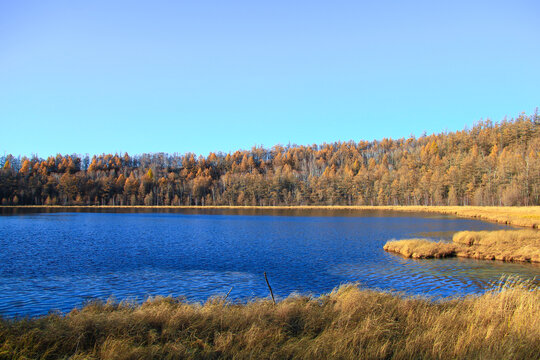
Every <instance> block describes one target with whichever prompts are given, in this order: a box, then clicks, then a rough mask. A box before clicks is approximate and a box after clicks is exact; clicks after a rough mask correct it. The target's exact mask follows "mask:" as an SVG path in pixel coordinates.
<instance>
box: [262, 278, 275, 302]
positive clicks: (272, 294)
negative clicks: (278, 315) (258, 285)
mask: <svg viewBox="0 0 540 360" xmlns="http://www.w3.org/2000/svg"><path fill="white" fill-rule="evenodd" d="M264 279H265V280H266V285H268V289H269V290H270V295H271V296H272V302H273V303H274V305H276V300H275V299H274V293H273V292H272V287H270V283H269V282H268V276H266V271H265V272H264Z"/></svg>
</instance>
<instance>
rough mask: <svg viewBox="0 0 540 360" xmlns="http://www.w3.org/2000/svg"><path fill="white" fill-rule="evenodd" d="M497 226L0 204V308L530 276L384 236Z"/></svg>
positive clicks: (400, 287)
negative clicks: (419, 252) (388, 245)
mask: <svg viewBox="0 0 540 360" xmlns="http://www.w3.org/2000/svg"><path fill="white" fill-rule="evenodd" d="M503 228H506V229H508V228H509V227H503V226H500V225H496V224H491V223H486V222H480V221H475V220H467V219H458V218H454V217H450V216H438V215H437V216H425V215H420V214H404V213H395V212H359V211H333V212H330V211H299V210H296V211H276V210H273V211H261V210H259V211H247V210H246V211H227V210H212V211H210V210H208V211H202V210H200V211H188V210H185V211H171V212H131V213H122V212H44V213H40V212H31V213H25V212H23V213H20V212H19V213H9V212H4V213H3V214H2V215H1V216H0V315H1V316H7V317H12V316H27V315H28V316H34V315H40V314H46V313H47V312H49V311H51V310H61V311H69V310H71V309H72V308H74V307H80V306H81V305H83V304H84V302H86V301H88V300H90V299H95V298H100V299H107V298H109V297H115V298H116V299H118V300H121V299H132V300H137V301H142V300H144V299H145V298H146V297H148V296H156V295H164V296H167V295H173V296H185V297H186V298H187V299H188V300H192V301H203V300H205V299H207V298H208V297H209V296H213V295H224V294H225V293H227V292H228V291H229V289H230V288H231V287H232V288H233V289H232V291H231V293H230V295H229V298H231V299H233V300H239V301H240V300H241V301H244V300H247V299H250V298H253V297H267V296H268V288H267V286H266V283H265V280H264V275H263V273H264V272H265V271H266V272H267V273H268V277H269V280H270V284H271V285H272V288H273V290H274V293H275V294H276V295H277V296H278V298H282V297H286V296H288V295H290V294H291V293H295V292H296V293H301V294H313V295H318V294H321V293H328V292H330V291H331V290H332V289H334V288H335V287H337V286H339V285H340V284H342V283H348V282H354V283H356V282H358V283H360V285H361V286H363V287H367V288H379V289H385V290H396V291H403V292H405V293H408V294H424V295H429V296H454V295H464V294H474V293H481V292H483V291H485V290H486V289H487V288H489V286H491V285H490V284H492V283H493V282H494V281H497V280H498V279H499V278H500V277H501V276H502V275H518V276H520V277H523V278H528V279H532V278H534V277H536V278H537V279H538V278H540V267H539V266H537V265H531V264H518V263H504V262H498V261H479V260H471V259H443V260H439V259H434V260H410V259H404V258H402V257H400V256H398V255H394V254H390V253H386V252H385V251H383V249H382V247H383V245H384V243H385V242H386V241H387V240H390V239H399V238H407V237H412V236H415V237H418V236H424V237H430V238H436V239H438V238H446V239H448V238H449V237H450V236H451V234H452V233H453V232H455V231H460V230H494V229H503Z"/></svg>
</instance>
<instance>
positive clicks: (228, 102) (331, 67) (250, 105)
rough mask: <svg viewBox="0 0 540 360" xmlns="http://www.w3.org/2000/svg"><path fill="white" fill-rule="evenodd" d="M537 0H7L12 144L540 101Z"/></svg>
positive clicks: (79, 144) (332, 131)
mask: <svg viewBox="0 0 540 360" xmlns="http://www.w3.org/2000/svg"><path fill="white" fill-rule="evenodd" d="M539 15H540V5H539V2H538V1H533V0H531V1H521V0H516V1H511V2H510V1H461V0H458V1H448V2H439V1H407V2H405V1H373V2H363V1H358V0H357V1H340V0H336V1H324V2H323V1H294V2H293V1H276V0H275V1H267V2H262V1H206V0H199V1H191V2H184V1H159V0H157V1H111V0H108V1H100V0H94V1H9V0H0V129H1V133H2V136H1V140H0V151H1V152H2V153H3V152H6V153H12V154H14V155H30V154H38V155H40V156H48V155H52V154H56V153H62V154H68V153H69V154H71V153H80V154H84V153H90V154H96V153H110V152H112V153H114V152H129V153H130V154H136V153H144V152H160V151H164V152H169V153H174V152H178V153H184V152H188V151H190V152H195V153H198V154H203V155H207V154H208V153H209V152H210V151H224V152H228V151H234V150H237V149H249V148H251V147H252V146H254V145H264V146H267V147H270V146H273V145H275V144H278V143H281V144H287V143H289V142H290V143H296V144H313V143H323V142H332V141H336V140H344V141H348V140H355V141H358V140H372V139H382V138H383V137H392V138H400V137H407V136H409V135H410V134H414V135H417V136H418V135H420V134H422V132H423V131H426V132H427V133H432V132H441V131H444V130H448V131H453V130H461V129H463V128H464V127H465V126H471V125H472V124H473V122H474V121H477V120H479V119H481V118H484V119H485V118H488V117H489V118H491V119H492V120H494V121H498V120H501V119H502V118H503V117H504V116H505V115H508V116H509V117H515V116H517V115H519V114H520V113H521V112H526V113H528V114H530V113H532V112H533V111H534V109H535V107H537V106H540V60H539V59H540V25H539V24H540V22H538V18H539Z"/></svg>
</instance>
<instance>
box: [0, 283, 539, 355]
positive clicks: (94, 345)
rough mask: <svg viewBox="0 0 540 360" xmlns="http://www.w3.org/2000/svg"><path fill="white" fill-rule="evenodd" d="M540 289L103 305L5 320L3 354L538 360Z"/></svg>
mask: <svg viewBox="0 0 540 360" xmlns="http://www.w3.org/2000/svg"><path fill="white" fill-rule="evenodd" d="M538 314H540V291H539V290H538V289H532V290H531V289H530V288H527V286H524V285H523V284H518V285H514V286H503V287H502V288H500V289H498V290H494V291H492V292H488V293H486V294H484V295H481V296H477V297H475V296H469V297H464V298H457V299H445V300H442V301H432V300H429V299H423V298H411V297H401V296H399V295H396V294H390V293H385V292H376V291H369V290H360V289H359V288H357V287H356V286H351V285H348V286H343V287H341V288H340V289H338V290H336V291H334V292H332V293H331V294H329V295H326V296H321V297H318V298H310V297H289V298H287V299H285V300H283V301H282V302H279V303H278V304H277V305H276V306H273V305H272V303H271V302H269V301H266V300H257V301H254V302H251V303H248V304H230V303H225V302H224V301H223V300H222V299H217V298H216V299H212V300H209V301H208V302H206V303H205V304H203V305H200V304H188V303H185V302H182V301H180V300H177V299H172V298H156V299H153V300H149V301H147V302H145V303H144V304H142V305H140V306H137V305H133V304H131V305H130V304H122V303H120V304H118V303H93V304H90V305H87V306H86V307H84V308H82V309H80V310H73V311H71V312H70V313H69V314H67V315H65V316H62V315H48V316H45V317H41V318H36V319H25V320H1V321H0V359H28V358H31V359H35V358H41V359H58V358H65V359H67V358H71V359H200V358H203V359H215V358H228V359H232V358H235V359H248V358H253V359H291V358H297V359H325V358H334V359H412V358H415V359H419V358H425V359H442V358H444V359H464V358H483V359H533V358H538V354H540V316H538Z"/></svg>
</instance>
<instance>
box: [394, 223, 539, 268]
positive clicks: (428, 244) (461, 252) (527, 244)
mask: <svg viewBox="0 0 540 360" xmlns="http://www.w3.org/2000/svg"><path fill="white" fill-rule="evenodd" d="M384 250H386V251H391V252H395V253H399V254H401V255H403V256H405V257H410V258H416V259H419V258H441V257H447V256H459V257H468V258H474V259H486V260H503V261H525V262H538V263H540V232H538V231H536V230H499V231H460V232H458V233H456V234H454V236H453V238H452V243H448V242H443V241H441V242H434V241H429V240H425V239H405V240H397V241H388V242H387V243H386V244H385V245H384Z"/></svg>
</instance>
